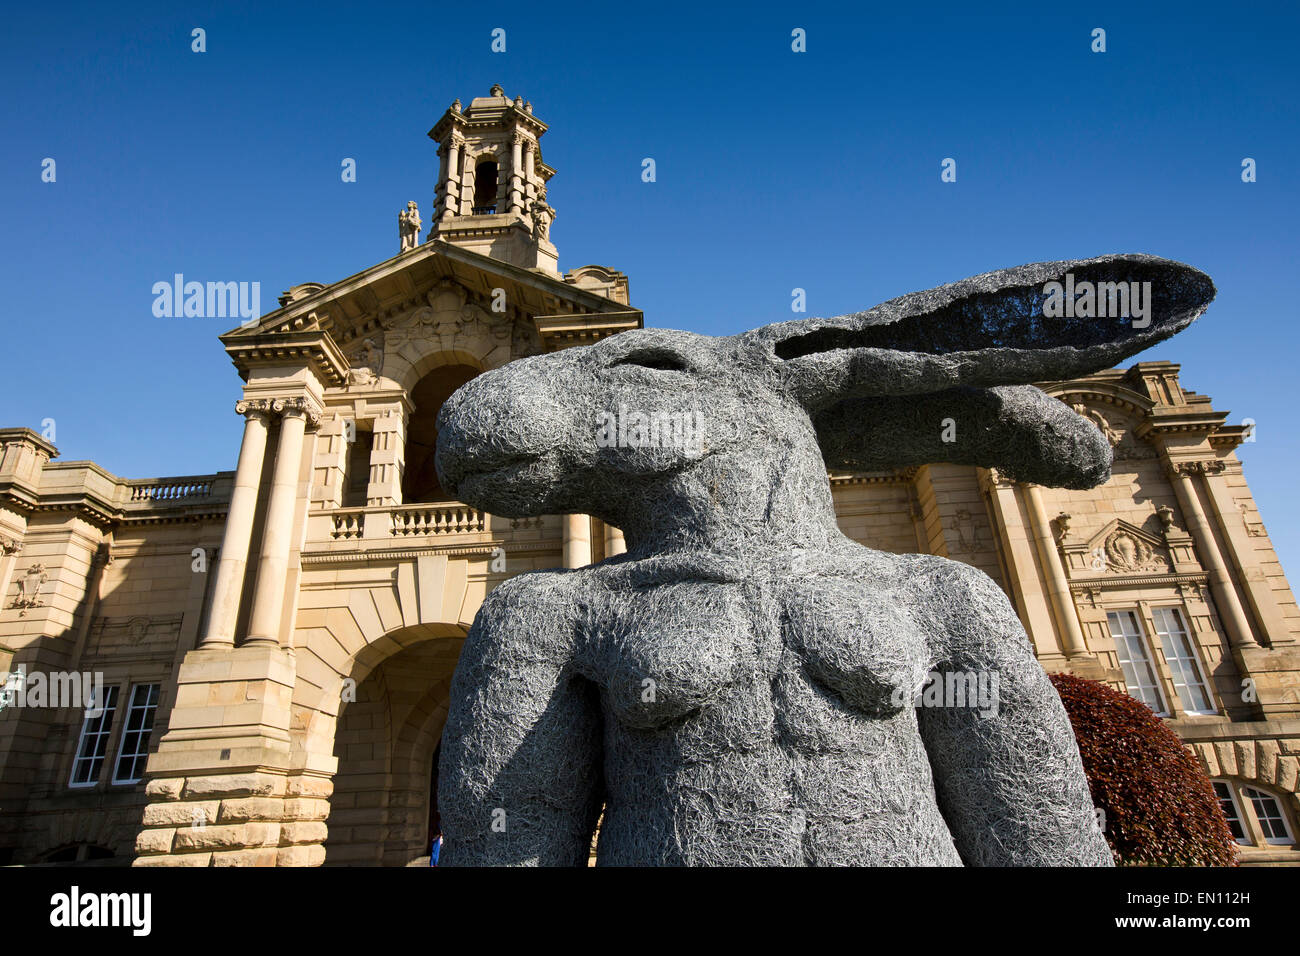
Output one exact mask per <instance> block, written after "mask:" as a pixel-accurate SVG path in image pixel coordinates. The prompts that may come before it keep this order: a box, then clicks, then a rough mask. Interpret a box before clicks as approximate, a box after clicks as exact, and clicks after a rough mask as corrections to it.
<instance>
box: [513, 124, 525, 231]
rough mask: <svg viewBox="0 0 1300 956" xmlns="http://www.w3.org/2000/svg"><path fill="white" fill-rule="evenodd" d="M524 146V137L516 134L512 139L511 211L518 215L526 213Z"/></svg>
mask: <svg viewBox="0 0 1300 956" xmlns="http://www.w3.org/2000/svg"><path fill="white" fill-rule="evenodd" d="M523 145H524V137H523V135H522V134H521V133H515V135H514V136H512V137H511V139H510V211H511V212H513V213H516V214H519V213H522V212H523V211H524V190H523V177H522V172H523V168H524V157H523Z"/></svg>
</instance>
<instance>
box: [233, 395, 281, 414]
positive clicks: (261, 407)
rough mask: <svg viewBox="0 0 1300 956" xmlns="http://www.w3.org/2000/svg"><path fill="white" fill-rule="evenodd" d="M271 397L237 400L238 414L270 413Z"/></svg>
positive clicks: (236, 410) (236, 408)
mask: <svg viewBox="0 0 1300 956" xmlns="http://www.w3.org/2000/svg"><path fill="white" fill-rule="evenodd" d="M271 411H272V409H271V399H269V398H241V399H240V400H239V401H237V402H235V414H236V415H244V416H248V415H268V416H269V415H270V414H271Z"/></svg>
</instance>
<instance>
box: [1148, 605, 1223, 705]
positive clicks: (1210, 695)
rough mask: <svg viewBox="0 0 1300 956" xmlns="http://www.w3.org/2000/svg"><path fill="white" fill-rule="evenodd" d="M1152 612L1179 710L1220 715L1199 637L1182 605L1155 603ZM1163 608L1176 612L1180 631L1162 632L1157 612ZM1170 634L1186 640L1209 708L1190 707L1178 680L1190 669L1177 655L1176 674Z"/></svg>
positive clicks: (1185, 645)
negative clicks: (1171, 656) (1187, 668)
mask: <svg viewBox="0 0 1300 956" xmlns="http://www.w3.org/2000/svg"><path fill="white" fill-rule="evenodd" d="M1150 612H1151V628H1152V633H1153V635H1154V637H1155V639H1156V640H1158V641H1159V642H1160V652H1161V654H1162V655H1163V656H1164V663H1165V669H1166V670H1167V671H1168V672H1169V682H1170V683H1171V684H1173V687H1174V696H1175V697H1177V698H1178V704H1179V710H1180V711H1181V712H1182V713H1183V714H1185V715H1187V716H1189V717H1213V716H1217V715H1218V714H1219V708H1218V705H1217V704H1216V702H1215V700H1214V692H1213V691H1212V690H1211V689H1210V682H1209V681H1208V680H1207V679H1206V676H1205V666H1204V664H1203V663H1202V662H1201V655H1200V654H1199V653H1198V651H1199V648H1198V647H1197V644H1196V641H1195V639H1194V638H1193V636H1192V629H1191V626H1190V624H1189V622H1188V618H1187V615H1186V614H1185V613H1184V612H1183V608H1182V606H1181V605H1178V604H1158V605H1152V606H1151V608H1150ZM1161 612H1165V613H1171V614H1173V616H1174V618H1175V619H1176V623H1177V624H1178V626H1179V628H1180V631H1179V632H1177V633H1176V632H1172V631H1169V632H1166V633H1164V634H1162V633H1161V631H1160V619H1159V617H1157V615H1159V614H1161ZM1166 637H1169V638H1170V639H1171V640H1173V639H1181V640H1182V641H1183V644H1184V647H1185V649H1186V651H1187V655H1188V657H1187V660H1190V661H1191V664H1192V667H1193V669H1194V670H1195V676H1196V678H1197V680H1198V682H1199V684H1198V686H1199V688H1200V691H1201V693H1202V694H1203V695H1204V696H1205V701H1206V704H1207V705H1208V707H1209V709H1208V710H1197V709H1192V708H1189V707H1188V706H1187V704H1188V701H1187V700H1185V699H1184V697H1183V692H1182V691H1181V690H1179V683H1178V677H1183V678H1185V677H1186V673H1185V671H1184V668H1183V663H1184V659H1183V658H1174V659H1173V660H1176V661H1178V675H1177V676H1175V674H1174V665H1173V664H1172V663H1171V659H1170V657H1169V649H1168V647H1167V646H1166V644H1165V638H1166ZM1182 686H1183V687H1187V688H1189V689H1190V688H1191V687H1192V686H1193V685H1190V684H1188V683H1186V682H1185V681H1184V683H1183V684H1182Z"/></svg>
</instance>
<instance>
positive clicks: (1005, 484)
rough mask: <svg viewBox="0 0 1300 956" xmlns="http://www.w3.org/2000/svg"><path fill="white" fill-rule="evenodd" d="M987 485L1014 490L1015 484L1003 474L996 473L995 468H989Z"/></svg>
mask: <svg viewBox="0 0 1300 956" xmlns="http://www.w3.org/2000/svg"><path fill="white" fill-rule="evenodd" d="M988 472H989V483H990V484H991V485H993V486H994V487H995V488H1014V487H1015V486H1016V484H1017V482H1016V480H1015V479H1014V478H1010V477H1008V476H1007V474H1006V473H1005V472H1002V471H998V469H996V468H990V469H989V470H988Z"/></svg>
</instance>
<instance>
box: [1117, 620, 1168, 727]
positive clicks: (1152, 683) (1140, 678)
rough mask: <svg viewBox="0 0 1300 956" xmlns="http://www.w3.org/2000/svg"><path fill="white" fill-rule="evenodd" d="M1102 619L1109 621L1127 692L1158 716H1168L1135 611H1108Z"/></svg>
mask: <svg viewBox="0 0 1300 956" xmlns="http://www.w3.org/2000/svg"><path fill="white" fill-rule="evenodd" d="M1106 621H1107V623H1109V624H1110V636H1111V637H1112V638H1113V639H1114V641H1115V653H1116V655H1117V656H1118V657H1119V666H1120V667H1121V668H1123V670H1124V683H1125V685H1126V686H1127V687H1128V692H1129V695H1130V696H1132V697H1136V698H1137V699H1138V700H1140V701H1142V703H1144V704H1146V705H1147V706H1148V707H1150V708H1151V709H1152V710H1153V711H1154V712H1155V713H1157V714H1159V715H1160V716H1162V717H1164V716H1168V711H1166V710H1165V704H1164V700H1163V699H1162V697H1161V695H1160V686H1159V684H1158V683H1157V682H1156V672H1155V669H1154V668H1153V667H1152V666H1151V655H1150V654H1149V653H1148V652H1147V646H1146V640H1145V638H1143V636H1142V625H1141V624H1139V623H1138V616H1137V612H1136V611H1109V612H1107V614H1106Z"/></svg>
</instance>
